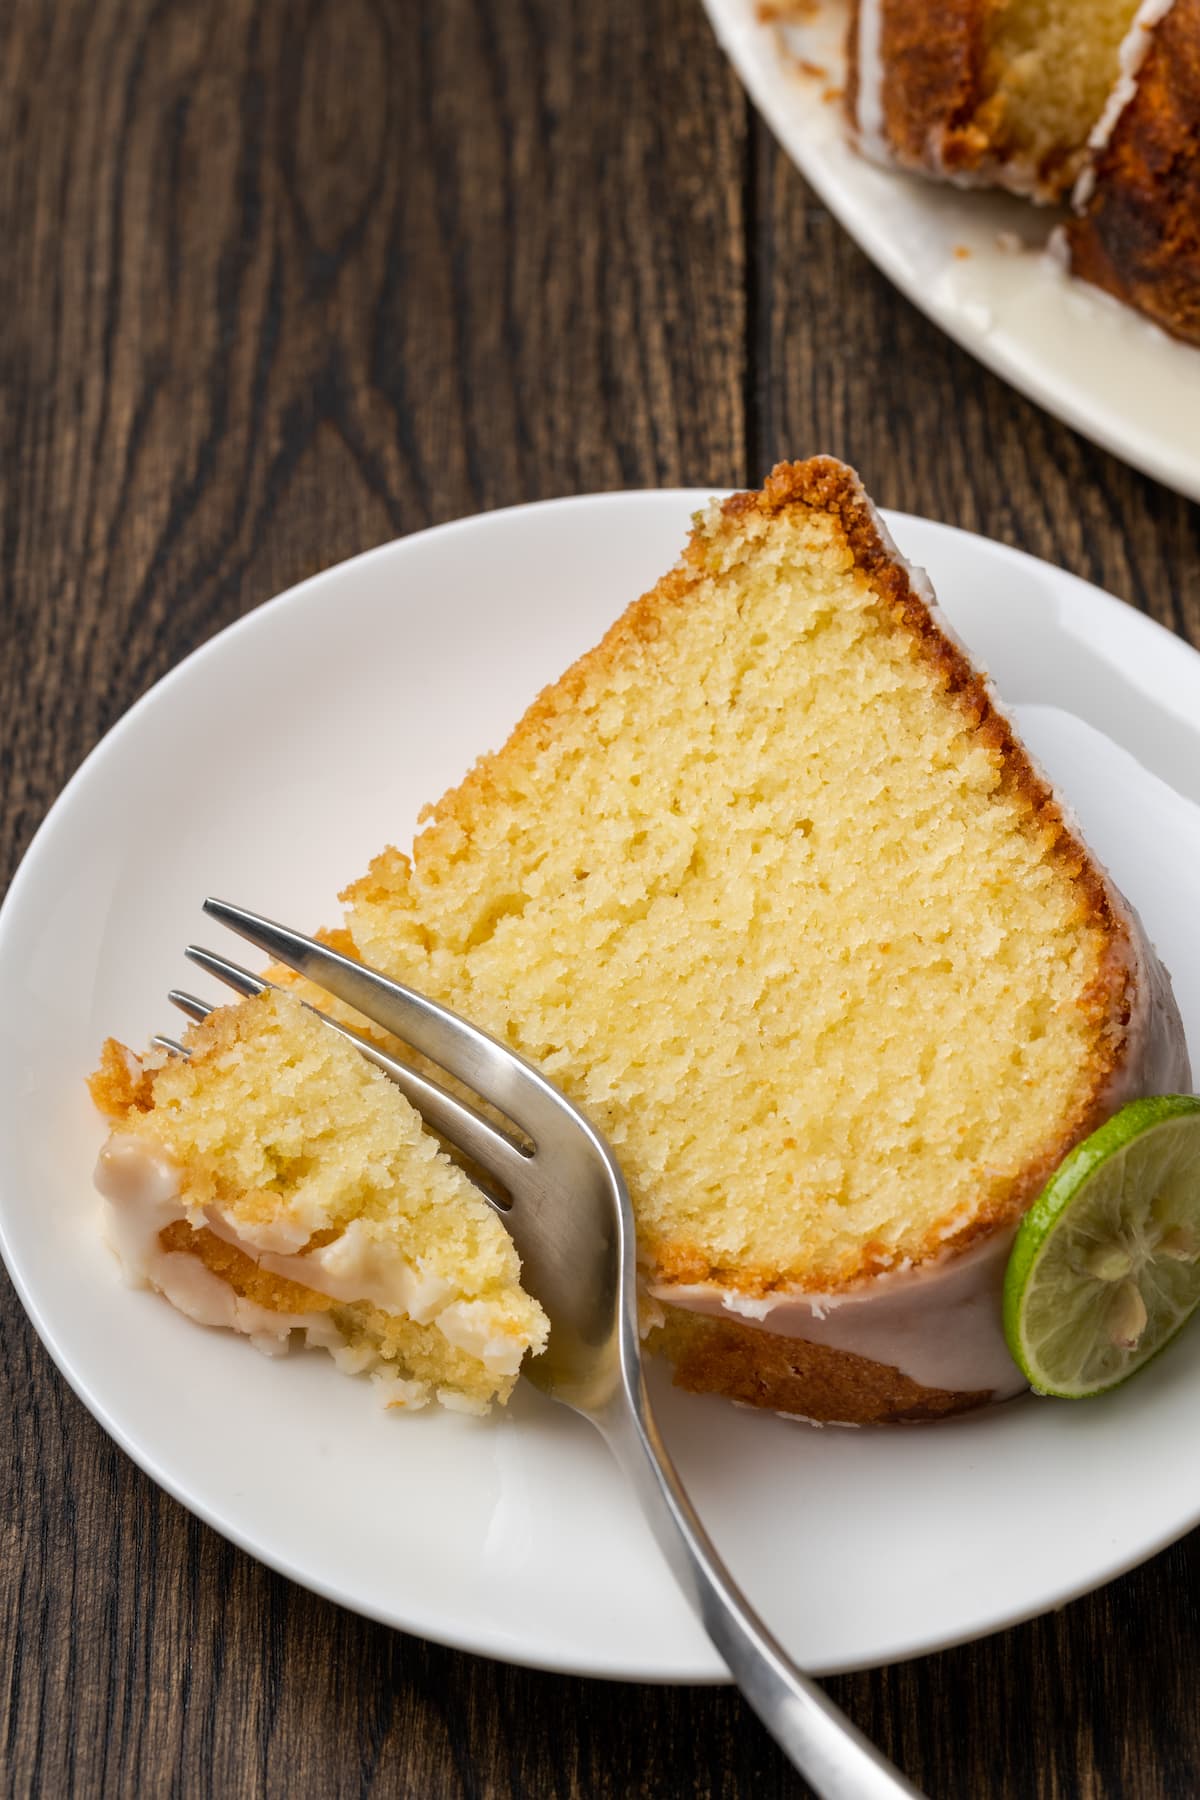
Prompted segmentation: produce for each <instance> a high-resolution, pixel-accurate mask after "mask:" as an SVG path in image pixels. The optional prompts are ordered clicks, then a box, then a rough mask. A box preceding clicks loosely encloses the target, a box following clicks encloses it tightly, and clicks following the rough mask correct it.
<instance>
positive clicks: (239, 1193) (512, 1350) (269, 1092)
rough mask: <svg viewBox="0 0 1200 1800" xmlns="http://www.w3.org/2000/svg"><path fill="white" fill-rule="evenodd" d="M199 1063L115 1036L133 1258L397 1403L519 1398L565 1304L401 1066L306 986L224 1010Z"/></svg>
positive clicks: (190, 1295)
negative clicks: (137, 1052) (357, 1045)
mask: <svg viewBox="0 0 1200 1800" xmlns="http://www.w3.org/2000/svg"><path fill="white" fill-rule="evenodd" d="M187 1043H188V1046H189V1048H190V1051H191V1056H190V1060H188V1061H183V1060H182V1059H180V1058H166V1057H160V1058H159V1059H158V1060H157V1064H156V1063H155V1061H154V1060H153V1059H147V1061H146V1063H145V1064H142V1063H140V1062H139V1061H138V1060H137V1059H136V1058H133V1057H131V1056H130V1054H129V1052H128V1051H125V1050H123V1049H122V1048H121V1046H120V1045H118V1044H116V1043H115V1042H113V1041H112V1040H110V1041H109V1043H108V1044H107V1045H106V1046H105V1051H104V1057H103V1061H102V1064H101V1067H100V1069H99V1070H98V1072H97V1074H96V1075H95V1076H93V1078H92V1093H93V1096H94V1098H95V1100H96V1102H97V1104H98V1105H99V1106H100V1107H101V1109H102V1110H103V1111H104V1112H105V1113H106V1114H108V1116H109V1117H110V1119H111V1120H112V1122H113V1125H114V1133H113V1135H112V1137H111V1138H110V1139H109V1142H108V1145H107V1146H106V1149H105V1151H104V1152H103V1154H102V1157H101V1164H100V1169H99V1171H98V1181H99V1184H100V1186H101V1189H102V1191H103V1192H104V1193H105V1194H106V1195H107V1197H108V1202H109V1231H110V1236H111V1238H112V1240H113V1242H114V1245H115V1247H116V1248H117V1249H118V1251H119V1252H120V1254H121V1257H122V1260H123V1262H124V1264H125V1267H126V1270H127V1272H128V1273H129V1274H130V1275H131V1276H132V1277H133V1278H134V1279H135V1280H140V1281H143V1282H146V1283H149V1284H151V1285H153V1286H155V1287H157V1288H158V1289H159V1290H160V1291H161V1292H163V1293H164V1294H166V1296H167V1297H168V1298H169V1299H171V1300H173V1301H174V1303H175V1304H176V1305H177V1306H179V1307H180V1308H181V1310H182V1311H184V1312H187V1313H188V1314H189V1316H191V1317H193V1318H195V1319H196V1320H197V1321H198V1322H199V1323H201V1324H213V1325H228V1326H232V1327H233V1328H235V1329H238V1330H242V1331H244V1332H246V1334H247V1335H248V1336H250V1337H252V1338H254V1339H255V1341H256V1343H257V1344H258V1346H259V1348H261V1349H265V1350H267V1351H269V1352H276V1353H277V1352H280V1351H282V1350H285V1349H286V1348H287V1347H288V1341H289V1339H290V1337H291V1334H292V1333H293V1332H295V1333H297V1334H300V1335H302V1336H304V1337H306V1338H307V1340H308V1341H309V1342H310V1343H312V1344H316V1345H320V1346H322V1347H323V1348H326V1349H328V1350H330V1351H332V1353H333V1355H334V1357H335V1359H336V1360H337V1361H338V1363H339V1365H340V1366H341V1367H343V1368H344V1369H346V1370H347V1371H348V1372H351V1373H358V1372H361V1371H363V1370H368V1371H370V1372H371V1374H372V1378H373V1380H374V1381H375V1383H376V1385H377V1387H378V1390H379V1393H380V1396H381V1398H382V1399H383V1401H384V1403H385V1404H386V1405H389V1406H399V1407H416V1406H421V1405H424V1404H425V1402H426V1401H428V1400H429V1399H431V1398H434V1397H436V1398H437V1399H438V1400H440V1401H442V1403H443V1404H445V1405H448V1406H450V1407H452V1408H459V1409H461V1410H465V1411H483V1410H485V1409H486V1407H487V1406H488V1404H489V1403H490V1402H491V1401H492V1400H494V1399H505V1398H507V1396H508V1394H509V1393H510V1391H511V1389H512V1387H513V1384H514V1382H515V1381H516V1377H517V1371H518V1369H519V1367H520V1363H521V1360H522V1357H523V1356H524V1354H525V1353H526V1352H527V1351H532V1352H533V1353H535V1354H536V1352H537V1351H539V1350H541V1349H542V1348H543V1347H544V1344H545V1341H546V1334H547V1326H546V1320H545V1316H544V1314H543V1313H542V1310H541V1308H540V1307H539V1306H538V1305H537V1303H536V1301H534V1300H531V1299H530V1298H529V1296H528V1295H526V1294H525V1293H523V1292H522V1291H521V1288H520V1263H519V1259H518V1257H517V1253H516V1250H515V1249H514V1247H513V1243H512V1240H511V1239H510V1237H509V1236H508V1233H507V1232H506V1231H505V1229H504V1227H503V1225H502V1224H501V1223H500V1221H499V1219H498V1218H497V1217H496V1215H495V1214H494V1213H493V1212H492V1210H491V1209H490V1208H489V1207H488V1205H487V1204H486V1203H485V1202H484V1200H483V1199H482V1197H481V1196H480V1194H479V1191H478V1189H477V1188H476V1187H475V1186H474V1185H473V1184H472V1183H471V1182H470V1181H468V1179H467V1178H466V1176H465V1175H464V1174H462V1172H461V1171H460V1170H459V1169H458V1168H457V1167H456V1166H455V1165H454V1164H453V1163H452V1162H451V1161H450V1160H449V1158H448V1157H447V1156H446V1155H445V1153H444V1151H442V1150H441V1149H440V1148H439V1146H438V1144H437V1142H436V1140H435V1139H434V1138H433V1137H432V1136H431V1135H430V1134H429V1133H428V1132H427V1131H426V1130H425V1129H424V1127H423V1125H422V1123H421V1120H420V1118H419V1117H418V1115H417V1114H416V1112H415V1111H414V1110H413V1108H412V1107H411V1106H410V1105H409V1103H408V1101H407V1100H406V1099H405V1098H404V1097H403V1095H402V1094H401V1093H400V1091H399V1089H398V1088H396V1087H395V1086H394V1085H393V1084H392V1083H391V1082H390V1081H389V1080H388V1079H387V1077H386V1076H384V1075H382V1074H381V1073H380V1072H379V1071H378V1070H377V1069H374V1068H372V1067H371V1066H370V1064H368V1063H367V1062H366V1061H365V1060H364V1059H363V1057H362V1056H361V1055H360V1054H359V1052H358V1051H357V1050H355V1049H353V1048H352V1047H351V1046H350V1045H349V1044H347V1043H346V1042H345V1041H344V1040H343V1039H341V1038H339V1037H338V1036H337V1035H336V1033H334V1032H332V1031H330V1030H329V1028H328V1027H327V1026H325V1025H323V1024H322V1023H321V1022H320V1021H319V1020H317V1019H315V1018H314V1017H313V1016H312V1014H311V1013H309V1012H307V1011H306V1010H305V1008H304V1007H303V1006H301V1005H300V1003H299V1002H298V1001H297V1000H296V999H294V998H293V997H291V996H287V995H272V994H267V995H265V996H263V997H262V998H260V999H256V1000H248V1001H244V1002H243V1003H242V1004H240V1005H237V1006H230V1007H223V1008H221V1009H220V1010H218V1011H217V1012H215V1013H213V1014H212V1015H211V1016H210V1018H209V1019H207V1020H206V1021H205V1023H204V1024H203V1025H199V1026H196V1027H193V1028H192V1030H191V1031H190V1032H189V1033H188V1036H187Z"/></svg>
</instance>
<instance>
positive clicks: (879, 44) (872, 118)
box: [855, 0, 891, 163]
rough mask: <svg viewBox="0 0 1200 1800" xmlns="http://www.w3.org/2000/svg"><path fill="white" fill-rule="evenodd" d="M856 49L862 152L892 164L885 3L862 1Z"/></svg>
mask: <svg viewBox="0 0 1200 1800" xmlns="http://www.w3.org/2000/svg"><path fill="white" fill-rule="evenodd" d="M857 49H858V100H857V111H856V118H855V123H856V124H857V126H858V138H859V148H860V149H861V150H862V152H863V154H864V155H865V156H869V157H870V158H871V159H872V160H873V161H874V162H882V163H886V162H890V160H891V152H890V150H889V148H888V141H887V129H886V124H885V114H884V104H883V83H884V68H883V0H860V4H859V9H858V46H857Z"/></svg>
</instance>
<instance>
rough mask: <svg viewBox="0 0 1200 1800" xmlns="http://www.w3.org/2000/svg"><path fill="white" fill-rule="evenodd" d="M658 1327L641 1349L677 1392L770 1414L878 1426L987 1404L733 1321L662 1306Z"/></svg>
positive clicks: (981, 1396) (979, 1396) (983, 1397)
mask: <svg viewBox="0 0 1200 1800" xmlns="http://www.w3.org/2000/svg"><path fill="white" fill-rule="evenodd" d="M663 1313H664V1323H663V1324H662V1325H660V1326H656V1327H655V1329H654V1330H653V1331H652V1332H651V1333H650V1336H649V1338H648V1340H647V1346H648V1348H649V1349H650V1350H652V1351H654V1352H656V1353H658V1354H661V1355H663V1356H665V1357H666V1358H667V1361H668V1362H670V1363H671V1364H672V1366H673V1368H674V1374H675V1385H676V1386H677V1387H681V1388H686V1389H687V1390H688V1392H689V1393H693V1394H722V1395H724V1397H725V1398H726V1399H728V1400H740V1401H741V1402H742V1404H743V1405H745V1406H760V1407H762V1408H764V1409H765V1410H766V1411H768V1412H781V1413H795V1414H798V1415H799V1416H801V1417H803V1418H806V1419H813V1420H816V1421H817V1423H819V1424H824V1423H826V1422H836V1423H838V1424H842V1425H883V1424H897V1423H900V1422H902V1421H904V1422H910V1423H911V1422H914V1421H917V1420H925V1419H940V1418H945V1417H946V1416H947V1415H948V1414H950V1413H956V1412H966V1411H968V1410H969V1409H970V1408H972V1407H976V1406H982V1405H984V1404H986V1402H987V1401H988V1400H989V1399H990V1398H991V1396H990V1394H987V1393H973V1394H965V1393H951V1392H949V1391H948V1390H946V1389H943V1388H925V1387H920V1386H918V1384H917V1383H916V1382H915V1381H911V1380H910V1379H909V1377H908V1376H907V1375H902V1374H901V1373H900V1371H899V1369H889V1368H885V1367H884V1365H883V1364H882V1363H877V1362H870V1361H868V1359H867V1358H866V1357H864V1356H855V1355H853V1354H852V1352H851V1351H849V1350H835V1349H832V1348H831V1347H830V1346H829V1345H828V1344H810V1343H807V1342H805V1340H804V1339H803V1338H794V1337H782V1336H780V1334H779V1333H778V1332H774V1331H768V1330H766V1329H765V1328H764V1327H762V1326H758V1325H745V1324H742V1323H741V1322H740V1321H739V1320H737V1319H722V1318H713V1317H711V1316H709V1315H705V1314H700V1313H692V1312H685V1311H684V1310H683V1309H682V1308H680V1307H676V1306H664V1308H663Z"/></svg>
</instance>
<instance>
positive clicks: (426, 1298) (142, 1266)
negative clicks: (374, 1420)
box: [96, 1132, 524, 1406]
mask: <svg viewBox="0 0 1200 1800" xmlns="http://www.w3.org/2000/svg"><path fill="white" fill-rule="evenodd" d="M96 1186H97V1187H98V1188H99V1190H100V1192H101V1194H103V1196H104V1198H105V1200H106V1201H107V1209H106V1212H107V1217H106V1226H107V1236H108V1240H109V1242H110V1244H111V1245H112V1247H113V1249H114V1250H115V1251H116V1253H117V1256H118V1257H119V1259H120V1261H121V1265H122V1268H123V1269H124V1271H125V1274H126V1277H127V1279H128V1280H129V1281H130V1282H131V1283H132V1284H133V1285H134V1286H139V1287H140V1286H145V1285H149V1286H151V1287H154V1288H157V1289H158V1291H159V1292H160V1293H161V1294H163V1295H164V1296H165V1298H166V1299H168V1300H170V1301H171V1303H172V1305H174V1306H176V1307H177V1308H178V1309H179V1311H180V1312H182V1313H185V1314H186V1315H187V1317H188V1318H190V1319H193V1320H195V1322H196V1323H197V1324H200V1325H214V1326H224V1327H227V1328H229V1329H232V1330H234V1331H240V1332H242V1333H244V1334H245V1335H246V1336H247V1337H249V1338H250V1340H251V1341H252V1342H253V1343H254V1344H255V1346H256V1347H257V1348H258V1349H260V1350H263V1351H265V1352H266V1353H267V1354H268V1355H275V1356H278V1355H282V1354H283V1353H284V1352H285V1351H286V1350H287V1348H288V1342H289V1339H290V1337H291V1334H292V1332H293V1331H300V1332H303V1333H304V1334H305V1336H306V1338H307V1341H308V1342H309V1343H312V1344H315V1345H319V1346H320V1347H321V1348H323V1349H326V1350H329V1351H331V1352H332V1354H333V1356H334V1360H335V1361H336V1362H337V1363H338V1365H339V1367H341V1368H343V1369H345V1370H346V1371H347V1372H348V1373H358V1372H359V1371H360V1370H361V1369H363V1368H366V1367H370V1366H371V1358H370V1356H369V1355H368V1356H367V1358H366V1359H365V1360H364V1355H363V1353H362V1352H361V1351H359V1350H352V1349H350V1348H349V1347H348V1346H347V1345H346V1344H345V1342H344V1340H343V1338H342V1334H341V1333H340V1332H339V1331H338V1329H337V1327H336V1325H335V1324H334V1323H333V1321H332V1320H331V1319H330V1318H329V1316H328V1314H327V1313H326V1312H325V1311H315V1312H306V1313H281V1312H275V1311H273V1310H272V1309H270V1308H269V1307H263V1306H259V1305H257V1304H256V1303H255V1302H253V1301H250V1300H247V1299H245V1298H243V1297H242V1296H241V1295H239V1294H237V1293H236V1292H235V1291H234V1289H233V1288H232V1287H231V1286H230V1285H229V1283H228V1282H226V1281H223V1280H222V1279H221V1278H220V1276H219V1275H216V1274H214V1273H213V1271H212V1270H211V1269H209V1268H208V1267H207V1266H206V1265H205V1264H204V1262H202V1261H201V1259H200V1257H199V1256H196V1255H194V1254H192V1253H191V1252H190V1251H179V1250H168V1249H166V1248H165V1247H164V1245H163V1244H162V1241H161V1234H162V1232H163V1231H164V1230H165V1229H166V1228H167V1227H168V1226H169V1225H172V1224H175V1223H177V1222H178V1221H180V1220H186V1221H187V1222H188V1223H190V1224H192V1225H193V1226H207V1227H208V1228H209V1229H210V1230H211V1231H213V1232H214V1233H215V1235H216V1236H218V1237H220V1238H222V1239H223V1240H224V1241H225V1242H226V1243H229V1244H232V1245H233V1246H234V1247H235V1248H236V1249H238V1250H241V1251H242V1252H243V1254H244V1255H246V1256H248V1257H249V1258H250V1260H251V1261H252V1262H254V1263H256V1264H257V1265H258V1267H259V1268H261V1269H264V1270H266V1271H267V1272H268V1273H269V1274H272V1275H275V1276H278V1277H280V1278H282V1279H284V1280H287V1281H292V1282H295V1283H297V1284H298V1285H299V1286H301V1287H304V1288H307V1289H308V1290H309V1291H310V1292H312V1293H315V1294H321V1295H323V1296H324V1297H325V1298H327V1299H330V1300H333V1301H335V1302H337V1303H339V1304H352V1303H354V1302H359V1301H366V1302H368V1303H369V1304H370V1305H373V1306H377V1307H379V1308H380V1310H381V1311H383V1312H386V1313H389V1314H393V1315H403V1316H404V1317H406V1318H409V1319H412V1320H413V1321H414V1322H415V1323H417V1324H432V1325H434V1326H435V1327H436V1328H437V1330H438V1331H439V1332H440V1333H441V1334H442V1336H443V1337H444V1338H445V1339H446V1341H447V1343H449V1344H452V1345H454V1346H455V1348H456V1349H459V1350H462V1351H464V1352H465V1353H466V1354H467V1355H469V1356H473V1357H476V1358H478V1360H479V1361H480V1362H482V1363H483V1364H484V1366H485V1367H486V1368H487V1369H488V1370H489V1372H490V1373H492V1374H495V1375H502V1376H509V1375H515V1374H516V1373H517V1370H518V1369H519V1367H520V1364H521V1358H522V1355H523V1353H524V1345H523V1343H522V1342H521V1341H520V1340H519V1339H517V1338H515V1337H514V1336H513V1335H512V1333H511V1331H510V1330H507V1329H506V1326H505V1321H504V1319H503V1316H502V1315H501V1314H500V1313H499V1312H498V1311H497V1309H496V1308H494V1307H493V1306H491V1305H490V1304H489V1303H488V1302H487V1301H486V1300H466V1299H455V1298H453V1290H452V1289H451V1287H450V1285H449V1284H448V1283H447V1282H446V1281H444V1280H442V1279H441V1278H440V1277H439V1276H437V1275H435V1274H433V1273H431V1272H430V1271H428V1270H424V1269H420V1268H414V1267H413V1265H412V1264H411V1263H410V1262H408V1261H407V1260H406V1259H405V1258H404V1257H403V1256H402V1255H401V1254H400V1252H399V1251H398V1250H396V1248H395V1247H394V1246H393V1245H390V1244H388V1243H386V1242H384V1241H381V1240H379V1239H375V1238H372V1237H371V1235H370V1234H369V1233H368V1232H367V1230H366V1228H365V1226H364V1225H363V1222H362V1221H361V1220H355V1221H353V1222H352V1223H351V1224H349V1225H348V1226H347V1227H346V1228H345V1230H344V1231H342V1232H341V1233H340V1235H339V1236H338V1237H337V1238H335V1239H334V1240H333V1242H332V1243H329V1244H326V1245H323V1246H322V1247H321V1248H320V1249H317V1250H313V1251H310V1252H309V1253H307V1254H306V1255H296V1254H287V1253H280V1252H276V1251H273V1250H263V1249H261V1248H260V1247H259V1244H258V1242H257V1241H256V1240H257V1239H259V1238H260V1237H261V1236H262V1235H263V1234H262V1233H261V1232H257V1231H255V1230H253V1229H251V1231H250V1232H247V1231H245V1230H242V1229H239V1227H238V1226H237V1225H235V1224H233V1223H232V1222H231V1221H230V1220H229V1219H228V1218H226V1217H225V1216H224V1215H223V1214H222V1213H221V1212H220V1211H219V1210H218V1209H217V1208H216V1207H211V1206H210V1207H207V1208H205V1209H203V1211H200V1210H198V1209H196V1208H189V1207H188V1206H187V1205H186V1204H185V1201H184V1198H183V1195H182V1190H181V1184H180V1174H179V1170H178V1169H177V1168H176V1167H175V1166H174V1165H173V1164H172V1163H171V1162H170V1160H169V1159H168V1158H166V1157H163V1156H161V1155H157V1154H155V1152H154V1151H153V1150H152V1149H151V1148H150V1147H149V1146H148V1145H147V1144H146V1143H145V1142H143V1141H142V1140H141V1139H140V1138H138V1137H137V1136H135V1135H134V1134H132V1133H122V1132H114V1133H113V1135H112V1136H111V1137H110V1138H109V1140H108V1142H107V1144H106V1145H105V1147H104V1149H103V1150H102V1151H101V1153H100V1160H99V1163H98V1164H97V1168H96ZM373 1373H374V1374H377V1375H378V1377H379V1380H380V1384H381V1395H382V1397H383V1398H384V1401H385V1404H387V1405H400V1404H404V1405H409V1406H411V1405H415V1404H420V1403H421V1401H420V1400H419V1399H418V1398H417V1397H416V1392H417V1390H419V1389H420V1388H421V1384H420V1383H408V1384H405V1383H404V1382H403V1381H401V1380H400V1378H399V1377H397V1376H396V1374H395V1371H394V1370H393V1369H391V1368H390V1367H389V1365H387V1364H382V1363H381V1364H378V1366H377V1367H374V1368H373ZM398 1382H399V1387H398V1386H397V1383H398ZM401 1390H403V1391H401ZM425 1397H427V1396H425ZM439 1399H441V1400H442V1401H443V1403H444V1404H445V1403H446V1395H445V1394H444V1393H439Z"/></svg>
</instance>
